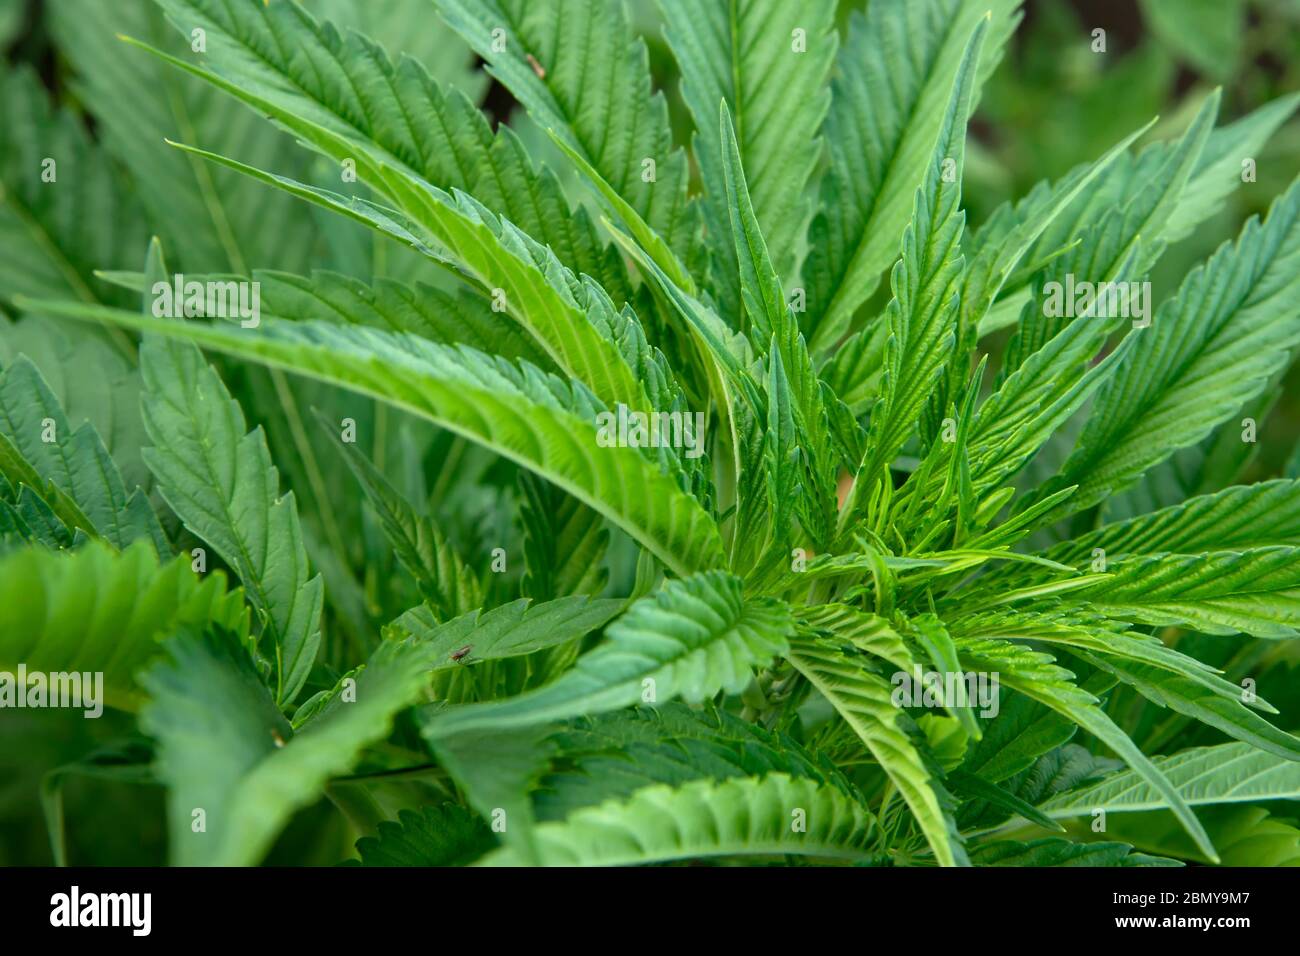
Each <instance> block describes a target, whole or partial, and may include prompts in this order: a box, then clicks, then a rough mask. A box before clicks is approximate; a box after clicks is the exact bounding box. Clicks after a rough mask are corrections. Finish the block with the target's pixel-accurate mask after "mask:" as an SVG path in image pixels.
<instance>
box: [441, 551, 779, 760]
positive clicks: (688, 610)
mask: <svg viewBox="0 0 1300 956" xmlns="http://www.w3.org/2000/svg"><path fill="white" fill-rule="evenodd" d="M792 629H793V621H792V619H791V617H790V611H789V609H788V608H787V607H786V606H785V605H784V604H782V603H781V602H779V601H776V600H774V599H772V598H747V597H745V596H744V594H743V593H742V590H741V582H740V580H739V579H738V578H735V577H732V576H731V575H729V574H726V573H725V572H721V571H710V572H705V573H703V574H697V575H694V576H692V577H689V578H684V579H682V580H677V581H670V582H668V583H667V584H665V585H664V586H663V588H661V589H660V590H659V591H658V592H656V593H655V594H652V595H650V596H648V597H644V598H642V599H641V600H639V601H637V602H636V603H635V604H633V605H632V607H631V608H629V609H628V611H627V613H626V614H624V615H623V616H622V617H621V618H619V619H618V620H617V621H615V622H614V623H613V624H611V625H609V627H608V628H607V629H606V635H605V641H604V642H603V643H602V644H600V645H598V646H597V647H596V648H595V649H594V650H592V651H589V652H588V653H586V654H584V655H582V656H581V657H579V658H578V662H577V664H576V665H575V666H574V668H573V669H572V670H570V671H568V672H566V673H565V674H563V675H562V676H561V677H560V678H559V679H558V680H556V681H554V682H553V683H551V684H548V685H546V686H545V687H541V688H538V689H537V690H534V691H530V692H528V693H525V694H522V695H520V696H518V697H512V698H509V699H507V700H502V701H489V702H486V703H481V704H472V705H469V706H465V707H460V708H456V709H454V710H449V711H447V712H446V713H445V714H440V715H438V716H437V717H436V718H435V720H434V722H433V723H432V724H431V725H430V726H429V727H427V728H426V734H429V735H431V736H434V737H446V736H453V735H456V734H461V733H464V732H466V731H469V730H478V729H505V728H509V727H522V726H529V725H534V724H538V723H542V722H546V721H553V720H562V719H565V718H568V717H575V716H578V715H580V714H595V713H600V712H601V711H605V710H617V709H619V708H621V707H627V706H628V705H630V704H633V703H636V702H638V701H641V702H650V703H663V702H667V701H669V700H672V699H673V698H675V697H681V698H682V699H684V700H685V701H687V702H688V703H698V702H700V701H702V700H705V699H707V698H709V697H712V696H713V695H714V694H716V693H718V692H719V691H726V692H728V693H739V692H740V691H741V690H743V689H744V688H745V686H746V685H747V684H748V683H749V681H750V679H751V677H752V669H753V667H754V666H755V665H758V664H761V663H763V662H764V661H767V660H769V659H770V658H772V657H774V656H776V655H779V654H782V653H784V651H785V650H786V646H787V644H786V642H787V640H788V638H789V635H790V633H791V631H792ZM647 695H649V696H647Z"/></svg>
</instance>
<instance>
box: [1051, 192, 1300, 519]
mask: <svg viewBox="0 0 1300 956" xmlns="http://www.w3.org/2000/svg"><path fill="white" fill-rule="evenodd" d="M1297 261H1300V181H1298V182H1297V183H1296V184H1295V185H1293V186H1292V187H1291V189H1290V190H1289V191H1288V192H1287V193H1286V194H1285V195H1284V196H1282V197H1281V198H1279V199H1278V200H1277V201H1276V202H1275V203H1274V205H1273V208H1272V209H1271V210H1270V212H1269V216H1268V218H1267V219H1266V220H1265V222H1264V223H1263V225H1261V224H1260V223H1259V222H1258V221H1257V220H1254V219H1252V220H1251V221H1250V222H1248V223H1247V224H1246V227H1245V228H1244V229H1243V230H1242V233H1241V236H1240V238H1239V239H1238V240H1237V242H1236V243H1235V244H1233V245H1227V244H1225V245H1224V246H1222V247H1221V248H1220V249H1219V251H1218V252H1217V253H1215V255H1214V256H1213V257H1212V258H1211V259H1210V261H1209V262H1208V263H1207V264H1206V265H1205V266H1204V267H1202V268H1200V269H1198V270H1196V271H1194V272H1193V273H1192V274H1191V275H1190V276H1188V278H1187V280H1186V281H1185V282H1184V283H1183V285H1182V287H1181V288H1180V289H1179V291H1178V294H1177V295H1176V296H1175V297H1174V298H1173V299H1172V300H1171V301H1170V302H1168V303H1167V304H1166V305H1165V306H1163V307H1162V308H1161V309H1160V310H1159V311H1158V312H1157V313H1156V315H1155V316H1154V318H1153V320H1152V324H1151V327H1150V328H1143V329H1139V330H1137V332H1136V333H1135V336H1136V339H1137V342H1136V344H1135V345H1134V347H1133V350H1132V352H1130V354H1129V356H1128V358H1127V359H1126V360H1125V361H1124V362H1123V363H1122V364H1121V365H1120V366H1119V368H1118V370H1117V371H1116V372H1115V374H1114V376H1113V377H1112V379H1111V380H1110V381H1109V382H1108V383H1107V384H1106V385H1105V387H1104V388H1103V389H1102V391H1101V392H1100V394H1099V395H1098V397H1097V402H1096V405H1095V406H1094V408H1093V411H1092V415H1091V417H1090V418H1089V420H1088V424H1087V426H1086V427H1085V429H1084V432H1083V434H1082V436H1080V438H1079V441H1078V444H1077V445H1076V447H1075V450H1074V453H1073V454H1072V455H1071V456H1070V458H1069V460H1067V461H1066V463H1065V465H1063V466H1062V469H1061V475H1060V476H1059V477H1058V478H1057V479H1055V480H1054V482H1052V483H1049V485H1048V486H1047V488H1048V489H1049V490H1055V489H1056V488H1060V487H1064V486H1066V485H1078V486H1079V488H1078V490H1077V491H1075V493H1074V494H1073V495H1072V496H1071V497H1070V498H1069V499H1068V501H1067V502H1066V504H1065V505H1064V507H1067V508H1069V509H1070V510H1078V509H1082V508H1087V507H1090V506H1092V505H1093V504H1096V503H1097V502H1099V501H1101V500H1103V499H1104V498H1106V497H1107V496H1109V495H1111V494H1114V493H1115V492H1116V491H1119V490H1121V489H1123V488H1125V487H1127V486H1128V485H1130V484H1132V483H1133V482H1134V481H1136V480H1137V479H1138V478H1139V477H1141V475H1142V474H1143V473H1144V472H1145V471H1146V470H1147V469H1148V468H1150V467H1152V466H1154V465H1156V464H1158V463H1160V462H1161V461H1163V460H1164V459H1165V458H1167V457H1168V456H1169V455H1170V454H1171V453H1172V452H1173V451H1174V450H1175V449H1178V448H1181V447H1183V446H1185V445H1190V444H1193V443H1194V442H1197V441H1199V440H1200V439H1202V438H1204V437H1205V436H1206V435H1207V434H1209V432H1210V431H1211V429H1212V428H1213V427H1214V426H1215V425H1217V424H1219V423H1220V422H1222V421H1224V420H1225V419H1227V418H1228V417H1229V416H1230V415H1232V414H1233V413H1234V412H1236V411H1237V409H1238V408H1240V407H1241V405H1242V404H1243V403H1244V402H1245V401H1246V400H1247V399H1249V398H1251V397H1252V396H1254V395H1255V394H1256V392H1258V391H1259V390H1260V389H1262V388H1263V387H1264V385H1265V384H1266V383H1267V382H1268V380H1269V379H1270V378H1271V377H1272V375H1273V374H1274V373H1275V372H1277V371H1279V370H1280V369H1281V368H1282V367H1283V366H1284V365H1285V364H1286V362H1287V359H1288V356H1289V354H1290V352H1291V350H1292V349H1294V348H1295V346H1296V345H1297V343H1300V323H1297V322H1296V321H1295V315H1296V313H1295V309H1294V307H1293V305H1292V304H1291V300H1292V299H1293V298H1294V297H1295V295H1296V294H1297V291H1300V274H1298V273H1297V270H1296V268H1295V264H1296V262H1297Z"/></svg>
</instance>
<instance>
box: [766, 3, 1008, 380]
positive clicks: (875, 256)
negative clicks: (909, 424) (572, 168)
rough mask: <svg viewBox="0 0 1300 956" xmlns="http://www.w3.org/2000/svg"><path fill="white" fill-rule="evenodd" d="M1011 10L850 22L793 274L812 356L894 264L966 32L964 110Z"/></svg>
mask: <svg viewBox="0 0 1300 956" xmlns="http://www.w3.org/2000/svg"><path fill="white" fill-rule="evenodd" d="M1019 7H1020V2H1019V0H983V2H981V0H873V2H872V3H871V5H870V7H869V8H868V10H867V12H866V14H865V15H864V14H861V13H857V12H855V13H854V14H852V15H851V16H850V19H849V27H848V38H847V40H846V41H845V43H844V49H843V50H841V51H840V56H839V59H838V61H837V63H836V73H835V77H834V80H833V82H832V96H831V106H830V112H829V113H828V115H827V117H826V125H825V134H826V138H827V141H828V143H829V146H830V155H831V165H830V171H829V173H828V174H827V177H826V180H825V181H824V183H823V185H822V191H821V207H820V210H819V213H818V216H817V217H816V219H814V221H813V224H812V227H811V230H810V232H809V247H810V251H809V257H808V263H807V265H806V266H805V269H804V272H805V274H806V276H807V281H808V305H809V317H808V322H807V324H806V325H805V330H806V331H807V332H808V334H809V337H810V339H811V342H812V348H813V351H814V353H815V354H817V355H821V354H824V353H825V352H826V351H827V350H828V349H830V348H831V347H832V346H834V345H835V344H836V342H837V341H838V340H839V339H840V338H841V337H842V336H843V334H844V333H845V332H846V331H848V330H849V329H850V322H851V320H852V318H853V315H854V313H855V312H856V311H857V310H858V308H859V307H860V306H862V304H863V303H864V302H866V300H867V299H868V298H869V297H870V295H871V293H872V292H873V291H874V290H875V288H876V286H877V285H878V284H879V282H880V277H881V274H882V273H883V272H884V270H885V269H887V268H888V267H889V265H890V263H891V262H893V260H894V258H895V257H896V256H897V254H898V243H899V239H900V238H901V236H902V235H903V229H904V227H906V225H907V222H908V216H909V214H910V213H911V212H912V202H913V197H914V196H915V194H916V190H917V189H918V188H920V187H921V186H922V185H923V183H924V182H925V178H926V176H927V174H928V172H927V167H926V161H927V159H928V158H929V157H930V156H931V155H932V154H933V152H934V149H935V144H936V141H937V140H938V139H939V137H940V134H941V132H942V128H943V125H944V123H945V113H944V104H945V103H947V102H948V101H949V96H950V92H951V90H952V88H953V83H954V81H955V80H956V78H957V76H958V73H959V69H960V67H961V65H962V62H963V61H962V50H963V48H964V47H965V46H966V43H967V41H968V39H969V38H970V35H971V33H972V32H973V31H974V30H975V27H976V26H977V24H978V23H979V22H980V20H981V19H982V18H983V17H984V16H985V14H991V16H992V22H991V26H990V30H989V36H988V38H987V49H986V51H985V53H984V56H983V57H982V61H981V65H980V69H979V74H978V76H976V77H974V78H972V80H971V84H972V90H971V105H972V108H973V105H974V103H975V101H976V100H978V97H979V87H980V85H981V83H982V82H983V80H984V79H985V78H986V77H987V76H988V75H989V74H990V73H991V72H992V71H993V68H994V67H995V66H996V65H997V62H998V60H999V59H1000V58H1001V51H1002V46H1003V44H1004V43H1005V42H1006V40H1007V38H1008V36H1009V35H1010V33H1011V31H1012V30H1013V29H1014V27H1015V25H1016V23H1017V22H1018V20H1019V13H1018V10H1019ZM947 155H949V154H946V153H945V156H947ZM746 165H747V166H748V163H747V164H746ZM842 397H845V398H846V400H847V396H846V395H844V394H843V393H842Z"/></svg>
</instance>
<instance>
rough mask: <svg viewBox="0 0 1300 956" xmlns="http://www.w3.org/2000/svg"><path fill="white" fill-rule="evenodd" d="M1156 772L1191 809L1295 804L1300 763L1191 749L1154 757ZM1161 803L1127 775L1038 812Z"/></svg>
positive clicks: (1224, 748) (1254, 752) (1240, 750)
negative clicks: (1273, 802)
mask: <svg viewBox="0 0 1300 956" xmlns="http://www.w3.org/2000/svg"><path fill="white" fill-rule="evenodd" d="M1155 765H1156V768H1157V769H1158V770H1159V771H1160V772H1161V773H1162V774H1164V775H1165V777H1166V778H1168V780H1169V782H1170V783H1171V784H1173V785H1174V786H1175V787H1176V788H1177V789H1178V792H1179V794H1181V795H1182V798H1183V799H1184V800H1185V801H1186V802H1187V803H1188V804H1189V805H1192V806H1195V805H1200V804H1214V803H1243V802H1252V801H1255V800H1300V763H1297V762H1296V761H1294V760H1287V759H1285V758H1283V757H1279V756H1277V755H1276V754H1270V753H1263V752H1261V751H1259V750H1258V749H1256V748H1255V747H1253V746H1252V745H1250V744H1244V743H1231V744H1216V745H1214V746H1212V747H1196V748H1193V749H1192V750H1185V751H1183V752H1182V753H1180V754H1175V755H1174V756H1172V757H1157V758H1156V759H1155ZM1164 806H1165V803H1164V799H1163V798H1162V797H1161V796H1160V794H1159V793H1158V792H1157V791H1156V790H1155V789H1153V788H1152V787H1151V785H1150V784H1148V783H1147V782H1146V781H1145V780H1143V779H1142V777H1140V776H1138V775H1137V774H1136V773H1134V772H1133V771H1132V770H1125V771H1123V772H1121V773H1117V774H1112V775H1111V776H1109V777H1107V778H1106V779H1105V780H1102V781H1100V782H1098V783H1095V784H1092V785H1091V786H1088V787H1083V788H1082V789H1079V790H1072V791H1070V792H1069V793H1062V794H1058V795H1057V796H1055V797H1053V798H1052V799H1050V800H1048V801H1047V802H1046V803H1044V804H1042V805H1041V806H1040V807H1039V809H1040V810H1042V811H1043V812H1044V813H1046V814H1047V815H1048V816H1051V817H1057V818H1060V817H1070V816H1079V815H1084V814H1090V813H1092V812H1093V810H1094V809H1096V808H1098V807H1101V808H1103V809H1105V810H1107V811H1114V812H1116V813H1120V812H1124V811H1134V810H1160V809H1163V808H1164Z"/></svg>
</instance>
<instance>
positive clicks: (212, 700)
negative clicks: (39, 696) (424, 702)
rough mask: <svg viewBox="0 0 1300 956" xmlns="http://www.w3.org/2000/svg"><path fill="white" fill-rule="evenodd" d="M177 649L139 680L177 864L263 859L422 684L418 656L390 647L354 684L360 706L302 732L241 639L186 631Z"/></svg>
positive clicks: (328, 715)
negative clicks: (199, 819)
mask: <svg viewBox="0 0 1300 956" xmlns="http://www.w3.org/2000/svg"><path fill="white" fill-rule="evenodd" d="M170 648H171V652H172V659H171V660H169V661H165V662H162V663H160V664H158V665H157V666H156V667H154V668H153V669H152V670H151V671H149V673H148V674H147V675H145V677H144V679H143V680H144V684H145V686H146V688H147V689H148V691H149V694H150V697H151V700H150V702H149V704H148V705H147V706H146V708H145V709H144V711H143V712H142V714H141V727H142V729H144V731H145V732H146V733H148V734H149V735H150V736H152V737H154V738H155V739H156V740H157V741H158V760H157V766H158V774H159V776H160V777H161V779H162V780H163V781H164V782H165V783H166V784H167V786H168V795H167V816H168V832H169V834H170V844H171V847H170V849H171V859H172V861H173V862H174V863H175V864H178V865H181V866H250V865H253V864H256V863H257V862H259V861H260V860H261V858H262V857H263V856H264V855H265V853H266V851H267V850H268V849H269V848H270V846H271V843H272V841H273V840H274V839H275V837H276V835H277V834H278V833H279V832H280V830H281V829H282V828H283V827H284V825H285V824H286V823H287V822H288V820H289V817H290V816H291V815H292V814H293V812H294V811H295V810H298V809H300V808H301V807H304V806H306V805H308V804H309V803H311V802H312V801H314V800H315V799H317V798H318V797H319V795H320V792H321V789H322V788H323V787H324V786H325V784H326V783H327V782H328V781H329V779H330V778H331V777H334V776H339V775H342V774H345V773H347V772H348V771H349V770H351V769H352V767H353V765H354V764H355V763H356V761H357V759H358V758H359V756H360V755H361V752H362V750H363V749H364V748H365V747H367V746H369V745H371V744H374V743H376V742H378V741H380V740H382V739H383V738H384V737H385V736H387V734H388V732H389V729H390V728H391V726H392V721H393V715H394V714H396V713H397V711H399V710H401V709H402V708H403V707H407V706H409V705H411V704H413V703H415V701H416V699H417V698H418V696H419V694H420V692H421V691H422V689H423V687H424V685H425V682H426V676H425V668H424V665H425V663H426V661H425V656H424V655H423V654H422V653H419V652H418V650H413V649H412V647H411V645H409V644H406V643H399V642H396V641H390V642H385V643H384V644H382V645H381V646H380V648H379V650H378V651H376V652H375V653H374V655H372V657H371V659H370V661H369V662H368V663H367V665H366V667H365V668H364V669H363V670H362V671H361V673H360V675H359V676H358V677H357V678H356V687H355V699H354V700H352V701H350V702H343V701H339V700H334V701H331V702H329V703H328V704H326V706H325V707H324V708H323V709H322V710H321V711H320V712H318V713H317V714H315V715H314V716H313V717H312V719H311V720H309V721H308V722H307V723H306V724H305V725H303V727H302V728H301V729H300V730H299V731H298V733H296V734H295V733H294V731H293V728H292V727H291V726H290V725H289V722H288V721H287V720H285V718H284V717H283V716H282V715H281V713H280V711H279V708H278V707H277V706H276V703H275V701H274V699H273V698H272V697H271V695H270V693H268V691H267V690H266V688H265V687H263V686H262V683H261V681H260V680H259V679H258V676H257V673H256V671H255V669H254V667H253V662H252V660H251V659H250V658H249V656H248V655H247V654H246V653H245V652H244V650H243V648H241V647H239V646H237V645H236V644H235V643H234V642H233V641H231V640H229V639H226V638H225V637H220V636H216V635H213V634H206V635H195V634H187V635H185V636H183V637H179V638H177V639H176V640H174V641H172V642H171V645H170ZM196 810H202V811H203V812H204V823H205V828H204V829H203V830H202V831H198V830H197V829H196V828H194V827H193V822H194V820H195V817H194V813H195V811H196Z"/></svg>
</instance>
